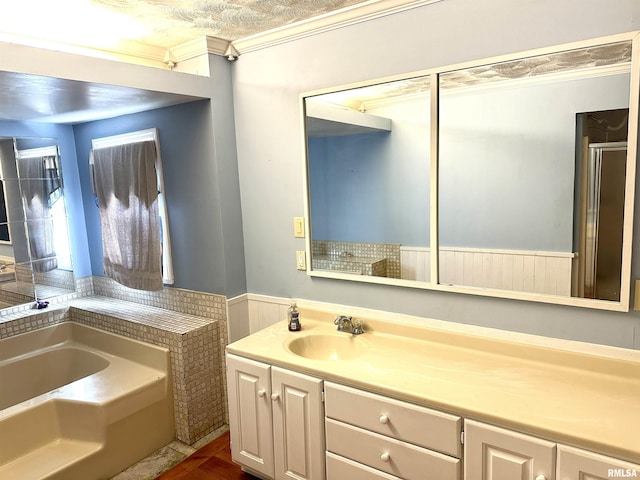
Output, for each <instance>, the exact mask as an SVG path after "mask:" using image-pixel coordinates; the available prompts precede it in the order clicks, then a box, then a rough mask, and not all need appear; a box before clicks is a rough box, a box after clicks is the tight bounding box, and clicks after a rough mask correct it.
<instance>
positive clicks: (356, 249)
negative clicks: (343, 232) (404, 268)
mask: <svg viewBox="0 0 640 480" xmlns="http://www.w3.org/2000/svg"><path fill="white" fill-rule="evenodd" d="M344 252H346V253H348V254H350V255H352V256H353V257H365V258H373V259H376V260H380V259H383V258H384V259H386V265H385V267H386V274H385V275H384V276H386V277H389V278H400V244H396V243H366V242H338V241H334V240H313V241H312V242H311V259H312V261H313V257H314V256H315V255H320V256H324V255H331V256H333V255H335V256H340V255H341V254H342V253H344ZM321 258H322V257H321ZM347 258H348V257H347ZM322 268H324V267H322ZM380 268H381V265H380V264H378V265H376V270H375V272H377V273H378V274H379V273H381V271H380V270H379V269H380ZM373 272H374V271H373V270H372V273H371V275H375V274H376V273H373ZM367 275H369V273H367Z"/></svg>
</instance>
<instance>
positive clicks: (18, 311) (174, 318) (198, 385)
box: [0, 277, 227, 444]
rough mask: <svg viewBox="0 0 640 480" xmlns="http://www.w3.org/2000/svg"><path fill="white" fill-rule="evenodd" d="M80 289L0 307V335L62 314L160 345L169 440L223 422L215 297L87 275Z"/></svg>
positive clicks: (221, 310) (221, 325)
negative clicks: (165, 360)
mask: <svg viewBox="0 0 640 480" xmlns="http://www.w3.org/2000/svg"><path fill="white" fill-rule="evenodd" d="M91 280H92V281H91V284H90V285H89V287H87V288H86V290H87V291H88V292H92V293H84V292H82V290H81V291H80V293H76V294H75V296H72V295H68V296H65V297H59V298H56V299H53V300H52V302H51V304H50V305H49V307H48V308H46V309H42V310H36V309H30V308H28V307H27V306H24V305H22V306H17V307H13V308H8V309H6V310H3V311H2V316H0V339H2V338H8V337H11V336H14V335H18V334H21V333H26V332H29V331H32V330H36V329H39V328H43V327H47V326H49V325H55V324H58V323H63V322H67V321H70V320H73V321H76V322H78V323H81V324H84V325H89V326H94V327H96V328H99V329H101V330H105V331H108V332H111V333H116V334H119V335H123V336H125V337H129V338H133V339H136V340H140V341H144V342H148V343H151V344H154V345H158V346H161V347H165V348H167V349H169V351H170V353H171V373H172V383H173V395H174V403H175V411H176V417H175V424H176V436H177V439H178V440H180V441H182V442H184V443H187V444H193V443H194V442H196V441H197V440H199V439H200V438H202V437H204V436H205V435H207V434H208V433H210V432H212V431H214V430H216V429H217V428H220V427H221V426H223V425H225V424H226V423H227V408H226V377H225V375H226V372H225V368H224V347H225V345H226V343H227V325H226V300H225V298H224V297H223V296H220V295H215V294H208V293H202V292H192V291H188V290H181V289H174V288H165V289H164V290H162V291H159V292H141V291H136V290H131V289H126V288H125V287H122V286H121V285H118V284H116V283H115V282H113V281H112V280H110V279H106V278H98V277H94V278H92V279H91Z"/></svg>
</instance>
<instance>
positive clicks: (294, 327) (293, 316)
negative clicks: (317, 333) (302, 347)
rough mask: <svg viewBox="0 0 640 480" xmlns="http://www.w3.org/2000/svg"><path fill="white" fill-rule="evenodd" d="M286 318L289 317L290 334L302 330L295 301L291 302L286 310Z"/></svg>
mask: <svg viewBox="0 0 640 480" xmlns="http://www.w3.org/2000/svg"><path fill="white" fill-rule="evenodd" d="M287 316H288V317H289V330H290V331H292V332H297V331H300V330H301V329H302V325H301V324H300V312H299V311H298V306H297V305H296V302H295V300H291V305H289V309H288V310H287Z"/></svg>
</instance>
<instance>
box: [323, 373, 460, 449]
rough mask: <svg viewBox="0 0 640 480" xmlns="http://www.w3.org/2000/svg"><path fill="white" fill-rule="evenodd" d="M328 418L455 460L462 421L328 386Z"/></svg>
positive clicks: (354, 391) (326, 402)
mask: <svg viewBox="0 0 640 480" xmlns="http://www.w3.org/2000/svg"><path fill="white" fill-rule="evenodd" d="M325 415H326V416H327V417H329V418H333V419H335V420H340V421H341V422H346V423H350V424H351V425H355V426H357V427H361V428H365V429H367V430H371V431H374V432H377V433H381V434H382V435H388V436H391V437H394V438H397V439H398V440H404V441H406V442H410V443H413V444H415V445H419V446H421V447H425V448H429V449H432V450H437V451H438V452H442V453H446V454H447V455H452V456H454V457H460V456H461V454H462V445H461V443H460V432H461V431H462V419H461V418H460V417H457V416H455V415H449V414H447V413H441V412H438V411H436V410H431V409H429V408H425V407H420V406H418V405H413V404H411V403H407V402H402V401H399V400H394V399H391V398H386V397H383V396H380V395H376V394H373V393H368V392H363V391H361V390H357V389H355V388H351V387H345V386H344V385H338V384H335V383H331V382H325Z"/></svg>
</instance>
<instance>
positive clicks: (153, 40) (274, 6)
mask: <svg viewBox="0 0 640 480" xmlns="http://www.w3.org/2000/svg"><path fill="white" fill-rule="evenodd" d="M93 3H95V4H96V5H100V6H103V7H105V8H108V9H109V10H112V11H113V12H115V13H118V14H125V15H127V16H128V17H130V18H132V19H134V20H136V21H138V22H139V23H140V24H141V25H142V26H143V27H144V29H145V30H146V31H147V34H146V35H145V36H144V37H142V38H139V39H138V41H140V42H143V43H147V44H151V45H158V46H163V47H171V46H175V45H179V44H181V43H185V42H187V41H189V40H193V39H196V38H200V37H202V36H204V35H207V36H211V37H217V38H222V39H224V40H230V41H231V40H237V39H239V38H244V37H248V36H251V35H254V34H257V33H261V32H265V31H268V30H271V29H274V28H278V27H282V26H286V25H290V24H292V23H295V22H299V21H302V20H307V19H309V18H311V17H316V16H319V15H323V14H325V13H328V12H332V11H335V10H339V9H342V8H345V7H349V6H351V5H354V4H357V3H363V1H362V0H235V1H229V0H93ZM87 20H90V19H87Z"/></svg>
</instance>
